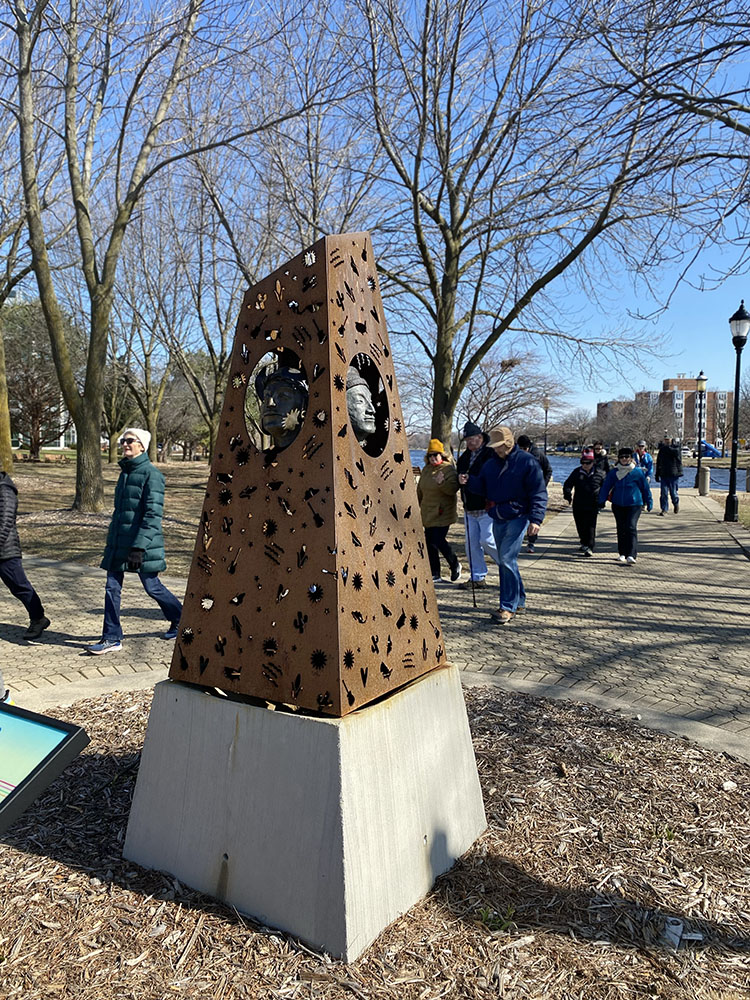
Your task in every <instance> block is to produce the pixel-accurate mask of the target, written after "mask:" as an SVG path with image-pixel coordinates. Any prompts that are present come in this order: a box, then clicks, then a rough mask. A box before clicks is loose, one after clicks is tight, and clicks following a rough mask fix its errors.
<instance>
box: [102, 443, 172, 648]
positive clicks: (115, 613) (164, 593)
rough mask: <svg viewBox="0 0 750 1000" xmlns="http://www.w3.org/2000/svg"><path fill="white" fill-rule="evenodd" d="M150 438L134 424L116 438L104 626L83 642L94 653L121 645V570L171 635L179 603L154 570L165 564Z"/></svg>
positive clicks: (160, 483)
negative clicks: (136, 581) (133, 577)
mask: <svg viewBox="0 0 750 1000" xmlns="http://www.w3.org/2000/svg"><path fill="white" fill-rule="evenodd" d="M150 440H151V435H150V434H149V432H148V431H145V430H143V429H142V428H140V427H129V428H128V429H127V430H126V431H123V434H122V437H121V438H120V444H121V445H122V453H123V457H122V458H121V459H120V468H121V469H122V472H121V473H120V478H119V479H118V480H117V486H116V487H115V509H114V512H113V514H112V521H111V523H110V526H109V531H108V532H107V544H106V547H105V549H104V555H103V557H102V561H101V563H100V565H101V567H102V569H106V571H107V585H106V588H105V591H104V627H103V629H102V637H101V639H100V640H99V642H96V643H94V644H93V645H92V646H88V647H87V650H88V652H89V653H93V654H94V655H95V656H98V655H99V654H101V653H110V652H116V651H117V650H118V649H122V626H121V625H120V598H121V595H122V582H123V579H124V577H125V571H128V572H130V573H137V574H138V575H139V577H140V580H141V583H142V584H143V589H144V590H145V591H146V593H147V594H148V596H149V597H151V598H153V599H154V600H155V601H156V603H157V604H158V605H159V607H160V608H161V610H162V614H163V615H164V617H165V618H166V619H167V621H168V622H169V628H168V629H167V631H166V632H165V633H164V635H163V638H164V639H174V638H175V636H176V635H177V626H178V625H179V623H180V617H181V615H182V604H180V602H179V601H178V599H177V598H176V597H175V596H174V594H173V593H172V592H171V591H170V590H167V588H166V587H165V586H164V584H163V583H162V582H161V580H160V579H159V573H160V572H161V571H162V570H164V569H166V568H167V563H166V560H165V558H164V536H163V534H162V530H161V520H162V515H163V513H164V476H163V475H162V474H161V472H159V470H158V469H157V468H156V467H155V466H153V465H152V464H151V462H150V461H149V457H148V454H147V449H148V445H149V442H150Z"/></svg>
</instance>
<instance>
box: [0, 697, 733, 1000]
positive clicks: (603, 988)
mask: <svg viewBox="0 0 750 1000" xmlns="http://www.w3.org/2000/svg"><path fill="white" fill-rule="evenodd" d="M466 698H467V705H468V709H469V716H470V719H471V725H472V731H473V735H474V741H475V748H476V754H477V761H478V765H479V771H480V776H481V780H482V786H483V789H484V795H485V803H486V809H487V819H488V822H489V829H488V830H487V832H486V833H485V834H484V836H483V837H482V838H481V839H480V840H479V841H478V842H477V844H476V845H475V846H474V847H473V848H472V850H471V851H469V852H468V853H467V854H466V855H465V856H464V857H463V858H462V859H461V860H460V862H459V863H458V864H457V865H456V866H455V867H454V869H453V870H452V871H451V872H449V873H447V874H446V875H444V876H443V877H441V878H440V879H439V880H438V882H437V884H436V886H435V888H434V889H433V890H432V892H431V893H430V894H429V895H428V896H427V898H426V899H424V900H423V901H421V902H420V903H418V904H417V905H416V906H414V907H413V908H412V909H411V910H410V911H409V912H408V913H406V914H405V915H404V916H403V917H401V918H400V919H398V920H396V921H395V922H394V923H393V924H391V926H390V927H388V928H387V929H386V930H384V931H383V933H382V934H381V935H380V936H379V937H378V939H377V940H376V941H375V942H374V944H373V945H372V946H371V947H370V948H369V949H368V950H367V951H366V952H365V953H364V954H363V956H362V957H361V958H360V959H359V960H358V961H357V962H355V963H353V964H351V965H348V966H347V965H344V964H342V963H340V962H336V961H332V960H330V959H328V958H326V957H321V956H318V955H316V954H314V953H313V952H311V951H309V950H308V949H306V948H305V947H304V946H302V945H300V944H299V943H298V942H296V941H295V940H293V939H291V938H289V937H287V936H285V935H283V934H281V933H280V932H278V931H272V930H269V929H267V928H261V927H258V926H257V925H256V924H254V923H253V921H252V920H250V919H248V918H245V917H243V916H241V915H240V914H238V913H237V912H236V911H234V910H232V909H231V908H228V907H226V906H223V905H222V904H220V903H218V902H216V901H214V900H212V899H210V898H208V897H205V896H202V895H200V894H198V893H195V892H192V891H190V890H189V889H187V888H186V887H185V886H183V885H181V884H179V883H178V882H177V881H176V880H174V879H173V878H171V877H170V876H167V875H164V874H160V873H158V872H152V871H146V870H143V869H140V868H138V866H136V865H133V864H132V863H130V862H127V861H123V859H122V856H121V850H122V842H123V838H124V835H125V829H126V824H127V818H128V810H129V806H130V800H131V796H132V792H133V786H134V782H135V777H136V772H137V768H138V759H139V758H138V755H139V751H140V747H141V745H142V742H143V736H144V731H145V726H146V721H147V717H148V709H149V704H150V693H135V694H122V693H118V694H113V695H111V696H108V697H102V698H97V699H93V700H90V701H86V702H79V703H78V704H77V705H75V706H73V707H72V708H70V709H64V710H63V709H60V710H58V712H57V713H52V714H57V715H58V716H59V717H61V718H68V719H70V720H71V721H75V722H77V723H78V724H81V725H83V726H84V727H85V728H86V730H87V732H88V733H89V735H90V737H91V744H90V745H89V747H88V748H87V750H86V751H85V752H84V753H83V754H82V755H81V756H80V757H79V758H78V759H77V760H76V762H75V763H74V764H72V765H71V766H70V767H69V768H68V770H67V771H66V772H65V774H64V775H63V777H61V778H60V779H58V780H57V781H56V782H55V783H54V784H53V785H52V786H51V787H50V788H49V789H48V790H47V792H46V793H45V794H44V795H43V796H42V797H41V798H40V799H39V800H37V802H35V803H34V804H33V805H32V806H31V807H30V808H29V809H28V810H27V812H26V813H25V814H24V816H23V817H21V819H19V820H18V821H17V822H16V823H15V824H14V826H13V827H12V828H11V829H10V830H9V831H7V833H6V834H5V835H4V836H3V837H2V838H0V996H2V997H3V998H4V1000H11V998H21V997H23V998H24V1000H53V998H71V1000H72V998H75V1000H120V998H122V1000H164V998H173V997H176V998H203V997H205V998H209V997H210V998H212V1000H234V998H244V997H252V998H262V1000H265V998H269V1000H271V998H274V1000H276V998H278V1000H281V998H299V1000H307V998H319V1000H331V998H359V1000H363V998H372V1000H375V998H386V997H387V998H396V997H398V998H399V1000H402V998H403V1000H438V998H441V997H451V998H453V997H458V998H481V1000H485V998H491V997H492V998H497V997H502V998H514V1000H515V998H549V1000H557V998H559V1000H589V998H595V1000H605V998H606V1000H611V998H612V1000H613V998H641V997H658V998H674V997H685V998H691V1000H692V998H696V1000H704V998H705V1000H718V998H721V1000H738V998H745V997H750V802H749V796H748V791H750V767H748V766H747V765H745V764H742V763H740V762H738V761H736V760H734V759H732V758H731V757H729V756H727V755H722V754H717V753H714V752H712V751H710V750H707V749H703V748H700V747H697V746H693V745H692V744H689V743H687V742H685V741H683V740H678V739H674V738H671V737H668V736H665V735H662V734H657V733H653V732H649V731H647V730H644V729H642V728H640V727H639V726H638V725H637V724H636V723H635V722H630V721H627V720H625V719H623V718H621V717H619V716H617V715H609V714H607V713H605V712H602V711H599V710H598V709H595V708H592V707H587V706H582V705H576V704H573V703H560V702H549V701H545V700H542V699H534V698H530V697H526V696H523V695H509V694H505V693H503V692H500V691H498V690H497V689H490V688H479V689H472V690H470V691H468V692H467V694H466ZM668 918H671V919H672V921H677V923H672V924H671V925H670V926H672V927H674V928H676V929H675V930H674V931H673V933H674V934H675V935H676V937H673V938H672V939H668V938H667V937H665V927H666V926H667V923H666V922H667V920H668ZM680 935H681V937H680ZM678 939H679V944H678V945H677V946H675V945H676V944H677V940H678Z"/></svg>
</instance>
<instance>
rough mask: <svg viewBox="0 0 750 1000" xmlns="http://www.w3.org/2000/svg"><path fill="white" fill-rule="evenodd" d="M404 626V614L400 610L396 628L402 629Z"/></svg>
mask: <svg viewBox="0 0 750 1000" xmlns="http://www.w3.org/2000/svg"><path fill="white" fill-rule="evenodd" d="M405 624H406V612H405V611H404V610H403V608H402V609H401V614H400V615H399V616H398V619H397V620H396V628H403V627H404V625H405Z"/></svg>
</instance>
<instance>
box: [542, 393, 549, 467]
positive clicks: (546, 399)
mask: <svg viewBox="0 0 750 1000" xmlns="http://www.w3.org/2000/svg"><path fill="white" fill-rule="evenodd" d="M542 406H543V407H544V454H545V455H546V454H547V412H548V411H549V396H545V397H544V399H543V400H542Z"/></svg>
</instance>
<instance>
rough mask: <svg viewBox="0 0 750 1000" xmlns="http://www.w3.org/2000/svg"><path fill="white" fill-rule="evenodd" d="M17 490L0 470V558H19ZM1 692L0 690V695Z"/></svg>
mask: <svg viewBox="0 0 750 1000" xmlns="http://www.w3.org/2000/svg"><path fill="white" fill-rule="evenodd" d="M17 510H18V490H17V489H16V484H15V483H14V482H13V480H12V479H11V478H10V476H9V475H8V473H7V472H0V560H3V559H20V558H21V540H20V539H19V537H18V529H17V528H16V512H17ZM2 694H3V692H2V691H0V697H2Z"/></svg>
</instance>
